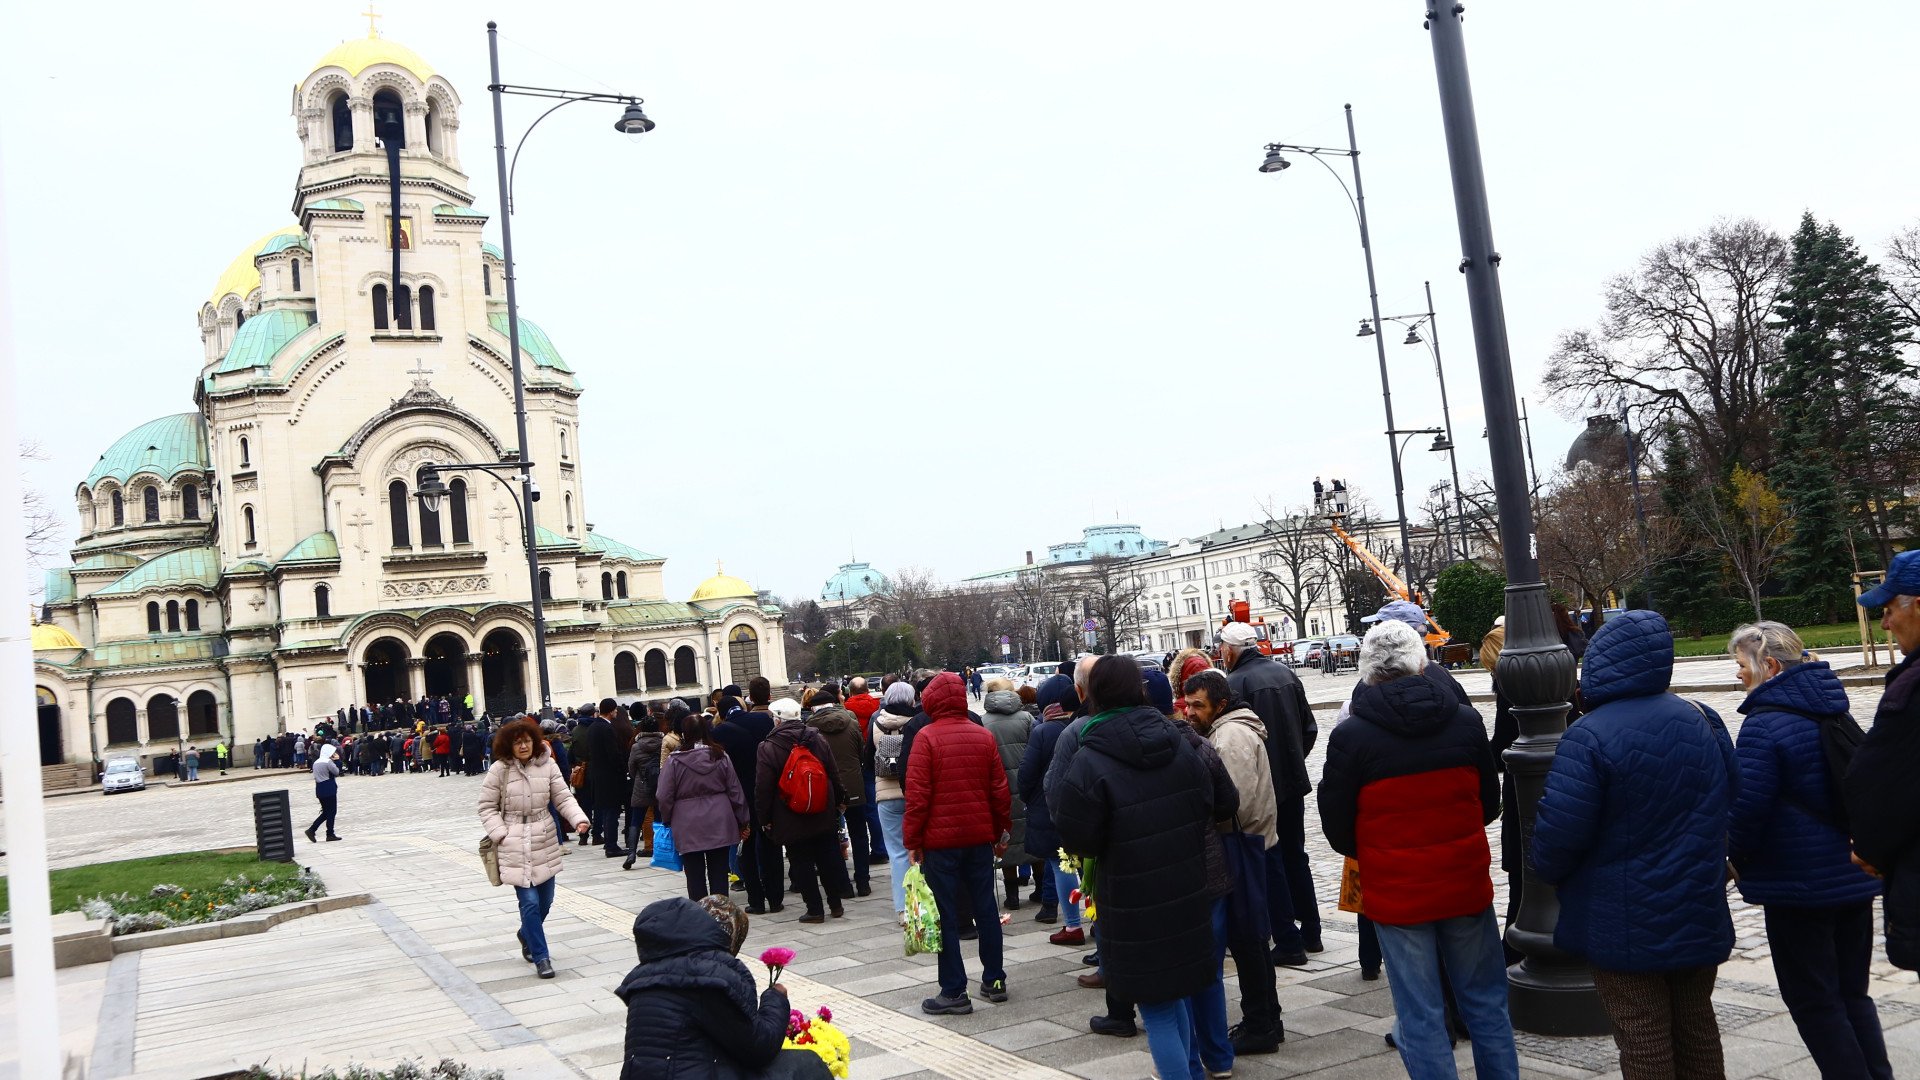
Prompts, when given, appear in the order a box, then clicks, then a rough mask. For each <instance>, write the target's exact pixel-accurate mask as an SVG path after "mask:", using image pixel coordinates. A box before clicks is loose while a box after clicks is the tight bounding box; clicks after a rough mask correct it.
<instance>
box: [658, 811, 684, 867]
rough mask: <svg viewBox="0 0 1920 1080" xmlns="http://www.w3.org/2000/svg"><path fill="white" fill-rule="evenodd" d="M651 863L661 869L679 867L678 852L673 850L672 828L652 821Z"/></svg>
mask: <svg viewBox="0 0 1920 1080" xmlns="http://www.w3.org/2000/svg"><path fill="white" fill-rule="evenodd" d="M653 865H654V866H657V867H659V868H660V869H662V870H678V869H680V852H678V851H676V850H674V846H673V830H672V829H669V828H667V827H666V826H665V825H662V824H660V823H659V822H657V821H656V822H654V823H653Z"/></svg>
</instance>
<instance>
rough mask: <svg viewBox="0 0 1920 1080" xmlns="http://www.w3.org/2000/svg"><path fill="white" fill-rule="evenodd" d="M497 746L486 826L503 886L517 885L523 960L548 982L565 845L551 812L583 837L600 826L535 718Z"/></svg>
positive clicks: (513, 728)
mask: <svg viewBox="0 0 1920 1080" xmlns="http://www.w3.org/2000/svg"><path fill="white" fill-rule="evenodd" d="M493 743H494V746H493V764H492V765H491V766H490V767H489V768H488V769H487V778H486V779H485V780H484V781H482V782H481V785H480V804H479V810H480V825H481V827H482V828H483V829H485V830H486V834H487V837H488V838H489V839H491V840H492V841H493V843H494V850H495V852H496V853H497V854H498V856H499V860H500V881H501V883H502V884H505V885H511V886H513V891H514V895H515V896H516V898H517V899H518V900H519V902H520V933H519V938H520V958H521V959H522V960H525V961H527V962H528V963H530V964H532V965H533V967H534V971H535V973H537V974H538V975H539V976H540V977H541V978H543V979H551V978H553V960H552V957H551V956H550V954H549V952H548V949H547V933H546V922H547V912H548V911H550V910H551V909H552V908H553V893H554V880H553V879H554V876H555V875H556V874H558V873H559V872H560V865H561V864H560V844H559V843H558V842H557V841H556V840H555V838H554V835H553V833H551V832H549V831H548V830H547V824H548V818H547V810H548V807H552V808H553V810H554V813H555V815H556V816H564V818H565V820H566V821H568V822H570V823H571V824H572V825H573V827H574V829H576V830H577V831H579V832H580V833H581V834H582V835H585V834H586V833H587V832H589V831H591V830H592V828H593V825H592V822H590V821H588V820H587V815H586V814H584V813H581V811H580V806H579V804H578V803H576V802H574V801H573V792H572V791H571V790H569V789H568V787H567V778H566V777H565V776H564V775H562V774H561V772H560V767H559V766H558V765H556V764H555V763H554V761H553V758H552V757H550V756H549V755H548V753H547V749H548V748H547V743H546V741H545V740H544V739H542V738H541V737H540V729H539V727H538V726H536V725H535V724H534V722H533V721H532V720H530V719H520V720H515V721H513V722H512V723H510V724H504V725H502V726H501V728H500V730H499V731H497V732H495V733H494V736H493Z"/></svg>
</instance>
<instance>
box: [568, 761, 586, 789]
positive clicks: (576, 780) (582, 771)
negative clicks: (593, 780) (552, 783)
mask: <svg viewBox="0 0 1920 1080" xmlns="http://www.w3.org/2000/svg"><path fill="white" fill-rule="evenodd" d="M567 786H568V787H575V788H580V787H586V786H587V763H586V762H584V761H583V762H581V763H580V764H578V765H575V766H574V767H573V771H572V772H570V773H568V774H567Z"/></svg>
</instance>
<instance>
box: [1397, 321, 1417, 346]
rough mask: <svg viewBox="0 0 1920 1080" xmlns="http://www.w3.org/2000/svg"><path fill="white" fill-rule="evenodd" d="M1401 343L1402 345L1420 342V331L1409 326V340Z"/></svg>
mask: <svg viewBox="0 0 1920 1080" xmlns="http://www.w3.org/2000/svg"><path fill="white" fill-rule="evenodd" d="M1400 344H1402V345H1418V344H1420V331H1419V330H1417V329H1415V328H1413V327H1411V326H1409V327H1407V340H1405V341H1403V342H1401V343H1400Z"/></svg>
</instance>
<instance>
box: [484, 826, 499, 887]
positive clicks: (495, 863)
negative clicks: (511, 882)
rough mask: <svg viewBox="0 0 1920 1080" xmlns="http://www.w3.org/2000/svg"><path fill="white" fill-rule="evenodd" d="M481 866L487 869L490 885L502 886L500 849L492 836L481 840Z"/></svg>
mask: <svg viewBox="0 0 1920 1080" xmlns="http://www.w3.org/2000/svg"><path fill="white" fill-rule="evenodd" d="M480 865H481V866H484V867H486V870H487V881H488V883H489V884H493V885H498V884H500V847H499V845H498V844H495V843H494V842H493V837H491V836H483V837H481V838H480Z"/></svg>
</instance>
